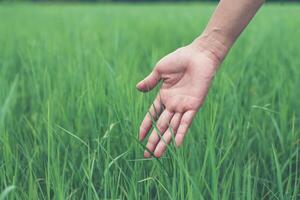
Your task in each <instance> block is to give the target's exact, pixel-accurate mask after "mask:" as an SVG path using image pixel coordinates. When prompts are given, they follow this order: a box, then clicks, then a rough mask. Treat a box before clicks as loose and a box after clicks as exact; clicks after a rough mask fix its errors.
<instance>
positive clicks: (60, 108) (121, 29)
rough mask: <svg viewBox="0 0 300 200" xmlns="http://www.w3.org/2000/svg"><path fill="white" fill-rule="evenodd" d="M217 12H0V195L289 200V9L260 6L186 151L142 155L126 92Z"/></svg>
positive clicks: (292, 109) (292, 132) (292, 20)
mask: <svg viewBox="0 0 300 200" xmlns="http://www.w3.org/2000/svg"><path fill="white" fill-rule="evenodd" d="M214 7H215V4H201V3H191V4H172V3H170V4H167V3H165V4H79V3H77V4H50V3H44V4H4V3H2V4H0V199H1V200H4V199H32V200H33V199H162V200H165V199H225V200H226V199H236V200H240V199H247V200H248V199H293V200H297V199H300V101H299V97H300V89H299V88H300V45H299V36H300V28H299V24H300V5H299V4H266V5H264V7H263V8H262V9H261V10H260V11H259V13H258V15H257V16H256V17H255V19H254V20H253V21H252V22H251V24H250V25H249V26H248V28H247V29H246V31H245V32H244V33H243V34H242V36H241V37H240V39H239V40H238V42H237V43H236V44H235V46H234V47H233V49H232V50H231V52H230V54H229V55H228V57H227V58H226V60H225V62H224V63H223V65H222V67H221V69H220V70H219V72H218V74H217V75H216V77H215V79H214V83H213V85H212V88H211V90H210V92H209V95H208V97H207V99H206V102H205V104H204V105H203V107H202V108H201V110H200V111H199V113H198V115H197V117H196V119H195V120H194V123H193V125H192V126H191V128H190V130H189V133H188V135H187V137H186V140H185V143H184V145H183V146H182V147H181V148H179V149H176V148H175V147H174V145H170V146H169V148H168V152H167V154H165V155H164V156H163V157H162V158H160V159H156V158H151V159H144V158H143V152H144V145H145V142H139V141H138V139H137V138H138V130H139V125H140V122H141V121H142V119H143V117H144V115H145V113H146V112H147V109H148V107H149V106H150V104H151V103H152V101H153V99H154V97H155V96H156V92H157V91H158V89H156V90H154V91H153V92H151V93H147V94H142V93H139V92H138V91H137V90H136V88H135V85H136V83H137V82H138V81H139V80H141V79H142V78H143V77H144V76H146V75H147V74H148V73H149V72H150V71H151V69H152V67H153V66H154V65H155V64H156V62H157V61H158V60H159V59H160V58H161V57H163V56H164V55H166V54H167V53H170V52H171V51H173V50H175V49H176V48H179V47H181V46H184V45H187V44H189V43H190V42H191V41H192V40H193V39H194V38H195V37H196V36H198V35H199V34H200V33H201V31H202V30H203V29H204V27H205V25H206V23H207V21H208V19H209V17H210V15H211V14H212V12H213V9H214Z"/></svg>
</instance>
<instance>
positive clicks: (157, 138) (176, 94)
mask: <svg viewBox="0 0 300 200" xmlns="http://www.w3.org/2000/svg"><path fill="white" fill-rule="evenodd" d="M219 64H220V60H219V59H218V57H217V56H215V55H214V54H213V53H212V52H209V51H206V50H204V49H202V48H201V47H199V46H196V45H194V44H193V43H192V44H191V45H188V46H186V47H182V48H180V49H178V50H176V51H174V52H173V53H171V54H169V55H167V56H166V57H164V58H163V59H161V60H160V61H159V62H158V64H157V65H156V67H155V68H154V69H153V71H152V72H151V74H150V75H149V76H148V77H146V78H145V79H144V80H142V81H141V82H139V83H138V84H137V88H138V89H139V90H140V91H143V92H147V91H150V90H151V89H153V88H154V87H155V86H156V85H157V84H158V83H159V82H160V80H162V81H163V82H162V85H161V88H160V91H159V93H158V95H157V97H156V99H155V100H154V102H153V104H152V106H151V107H150V109H149V112H148V114H146V116H145V118H144V120H143V122H142V124H141V126H140V132H139V137H140V140H143V139H144V138H145V136H146V135H147V133H148V132H149V131H150V129H151V127H152V124H153V123H154V121H153V120H157V121H156V128H154V129H153V131H152V133H151V135H150V137H149V140H148V143H147V145H146V147H147V148H148V149H149V150H150V151H151V152H153V153H154V155H155V156H156V157H160V156H161V155H162V154H163V153H164V152H165V150H166V147H167V144H169V143H170V141H171V139H172V137H173V136H172V134H174V137H175V144H176V146H180V145H181V144H182V143H183V140H184V137H185V135H186V133H187V130H188V128H189V126H190V125H191V123H192V120H193V118H194V117H195V114H196V113H197V111H198V109H199V108H200V106H201V105H202V103H203V102H204V99H205V97H206V95H207V92H208V89H209V87H210V83H211V81H212V79H213V77H214V74H215V72H216V70H217V69H218V66H219ZM157 130H158V131H159V132H157ZM144 156H145V157H150V153H149V152H148V151H147V150H146V151H145V153H144Z"/></svg>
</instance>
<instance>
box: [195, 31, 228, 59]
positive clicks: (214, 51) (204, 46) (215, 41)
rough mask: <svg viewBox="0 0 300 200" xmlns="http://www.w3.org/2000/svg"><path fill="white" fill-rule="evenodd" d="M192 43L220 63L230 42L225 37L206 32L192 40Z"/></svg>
mask: <svg viewBox="0 0 300 200" xmlns="http://www.w3.org/2000/svg"><path fill="white" fill-rule="evenodd" d="M192 45H193V46H195V48H197V49H198V50H199V51H201V52H203V53H205V54H207V56H208V57H210V58H212V59H214V60H215V61H216V62H218V64H221V63H222V61H223V60H224V59H225V57H226V55H227V53H228V51H229V49H230V47H231V43H230V42H227V41H226V40H225V39H222V38H221V37H218V36H217V35H215V34H206V33H203V34H202V35H200V36H199V37H198V38H196V39H195V40H194V41H193V42H192Z"/></svg>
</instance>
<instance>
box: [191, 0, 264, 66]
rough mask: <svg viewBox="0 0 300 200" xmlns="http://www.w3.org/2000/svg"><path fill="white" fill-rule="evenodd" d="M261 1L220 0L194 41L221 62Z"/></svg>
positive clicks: (262, 1)
mask: <svg viewBox="0 0 300 200" xmlns="http://www.w3.org/2000/svg"><path fill="white" fill-rule="evenodd" d="M263 3H264V0H220V3H219V5H218V6H217V8H216V10H215V12H214V13H213V16H212V17H211V19H210V21H209V23H208V25H207V27H206V28H205V30H204V31H203V33H202V34H201V36H200V37H198V38H197V39H196V40H195V41H194V43H195V44H196V45H197V46H199V47H201V48H203V49H205V50H208V51H210V52H211V53H212V54H213V55H214V56H216V57H217V58H218V59H219V60H220V62H221V61H222V60H223V59H224V58H225V56H226V54H227V53H228V51H229V49H230V48H231V46H232V45H233V44H234V42H235V41H236V39H237V38H238V37H239V35H240V34H241V32H242V31H243V30H244V28H245V27H246V26H247V25H248V23H249V22H250V21H251V19H252V18H253V16H254V15H255V14H256V12H257V10H258V9H259V8H260V7H261V5H262V4H263Z"/></svg>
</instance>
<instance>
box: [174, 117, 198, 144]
mask: <svg viewBox="0 0 300 200" xmlns="http://www.w3.org/2000/svg"><path fill="white" fill-rule="evenodd" d="M195 114H196V111H187V112H185V113H184V114H183V116H182V118H181V121H180V125H179V127H178V130H177V133H176V136H175V143H176V146H177V147H179V146H180V145H182V142H183V139H184V136H185V135H186V133H187V130H188V128H189V127H190V125H191V123H192V121H193V118H194V116H195Z"/></svg>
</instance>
